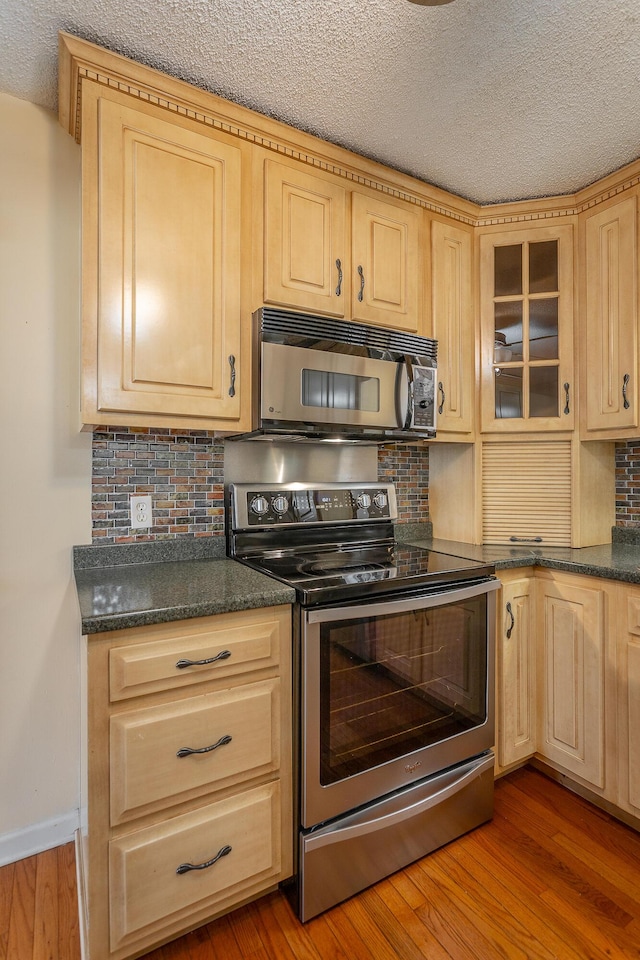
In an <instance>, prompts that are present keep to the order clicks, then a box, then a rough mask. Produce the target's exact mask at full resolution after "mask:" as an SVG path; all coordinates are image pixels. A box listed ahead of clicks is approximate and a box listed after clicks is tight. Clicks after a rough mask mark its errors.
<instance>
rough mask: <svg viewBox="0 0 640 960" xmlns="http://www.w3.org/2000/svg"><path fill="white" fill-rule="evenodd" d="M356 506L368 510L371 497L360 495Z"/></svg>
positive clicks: (366, 494)
mask: <svg viewBox="0 0 640 960" xmlns="http://www.w3.org/2000/svg"><path fill="white" fill-rule="evenodd" d="M357 504H358V506H359V507H360V508H361V509H362V510H368V509H369V507H370V506H371V497H370V496H369V494H368V493H361V494H360V495H359V497H358V499H357Z"/></svg>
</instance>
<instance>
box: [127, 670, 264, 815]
mask: <svg viewBox="0 0 640 960" xmlns="http://www.w3.org/2000/svg"><path fill="white" fill-rule="evenodd" d="M279 717H280V680H279V679H277V678H274V679H271V680H262V681H259V682H257V683H249V684H244V685H242V686H239V687H235V688H233V689H231V690H220V691H215V692H213V693H208V694H205V695H203V696H199V697H191V698H189V699H188V700H180V701H178V702H177V703H168V704H162V705H159V706H154V707H147V708H144V709H141V710H136V711H132V712H130V713H123V714H120V715H118V716H115V717H112V718H111V724H110V754H111V771H112V774H111V823H112V824H117V823H122V822H123V821H126V820H130V819H131V818H132V817H135V816H139V815H140V814H141V813H142V812H148V811H149V809H150V808H151V809H153V808H158V807H159V806H166V805H168V804H169V803H175V802H179V801H180V800H181V799H187V798H188V797H191V796H194V795H197V794H201V793H204V792H205V791H206V792H209V791H211V790H212V789H221V788H223V787H228V786H231V785H232V784H234V783H239V782H241V781H246V780H249V779H251V778H252V777H255V776H258V775H260V774H265V773H269V772H273V771H276V770H277V769H278V767H279V765H280V722H279ZM193 750H203V752H202V753H191V752H187V751H193Z"/></svg>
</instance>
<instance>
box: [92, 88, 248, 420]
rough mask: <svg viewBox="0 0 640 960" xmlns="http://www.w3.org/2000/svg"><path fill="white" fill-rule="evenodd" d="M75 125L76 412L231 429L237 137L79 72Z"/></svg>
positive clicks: (239, 347) (237, 406) (238, 221)
mask: <svg viewBox="0 0 640 960" xmlns="http://www.w3.org/2000/svg"><path fill="white" fill-rule="evenodd" d="M82 135H83V154H82V161H83V324H84V336H83V414H82V415H83V420H84V422H85V423H88V424H100V423H105V422H107V423H112V422H118V423H124V424H132V425H163V426H185V427H188V426H207V427H209V428H211V429H216V428H218V429H222V430H224V429H225V428H228V429H237V427H238V425H239V424H241V422H242V413H243V404H242V402H241V396H242V390H243V389H248V384H247V385H246V387H245V383H244V379H245V377H244V373H245V371H244V369H243V362H244V357H243V348H244V347H245V344H243V343H242V336H241V277H240V266H241V251H242V244H241V239H242V222H243V209H242V202H241V182H242V178H243V165H246V163H245V159H246V158H245V151H244V147H243V146H242V145H240V144H239V143H238V142H237V141H234V140H232V139H231V138H227V137H225V136H224V135H223V134H216V135H215V136H212V135H210V134H208V133H207V132H206V131H205V130H204V129H203V128H202V127H201V126H199V125H197V124H193V123H190V122H189V121H188V120H186V119H184V118H178V117H176V118H169V117H168V116H167V115H166V112H165V111H163V110H161V109H160V108H158V107H156V106H154V105H153V104H148V103H142V102H140V101H138V100H134V99H133V98H130V97H127V96H126V95H125V94H123V93H120V92H119V91H115V90H110V89H108V88H105V87H103V86H101V85H99V84H92V83H89V82H86V83H85V84H84V87H83V100H82ZM248 399H249V398H248V396H247V399H246V401H245V406H246V404H247V403H248Z"/></svg>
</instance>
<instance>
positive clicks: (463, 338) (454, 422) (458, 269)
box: [431, 219, 476, 441]
mask: <svg viewBox="0 0 640 960" xmlns="http://www.w3.org/2000/svg"><path fill="white" fill-rule="evenodd" d="M472 255H473V233H472V231H471V230H468V229H464V228H463V227H461V226H456V225H454V224H451V223H447V222H445V221H443V220H435V219H434V220H433V221H432V222H431V295H432V301H431V302H432V312H431V336H432V337H434V338H435V339H436V340H437V341H438V398H437V403H438V420H437V429H438V435H439V436H441V437H444V438H445V439H448V440H451V439H458V438H459V439H462V440H466V441H469V440H471V439H473V436H472V435H473V430H474V409H475V401H476V378H475V341H476V330H475V311H474V303H473V277H472V262H473V259H472Z"/></svg>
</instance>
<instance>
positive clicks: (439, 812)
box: [227, 482, 499, 921]
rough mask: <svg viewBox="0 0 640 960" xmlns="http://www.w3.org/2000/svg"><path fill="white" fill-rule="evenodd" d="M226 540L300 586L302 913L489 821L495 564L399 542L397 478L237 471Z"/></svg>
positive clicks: (298, 880) (297, 880) (297, 736)
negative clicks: (315, 480) (301, 477)
mask: <svg viewBox="0 0 640 960" xmlns="http://www.w3.org/2000/svg"><path fill="white" fill-rule="evenodd" d="M227 513H228V516H229V518H230V529H229V553H230V555H231V556H233V557H235V558H236V559H237V560H240V561H242V562H243V563H246V564H248V565H249V566H251V567H254V568H255V569H258V570H260V571H262V572H264V573H266V574H268V575H270V576H273V577H276V578H277V579H279V580H281V581H283V582H285V583H287V584H290V585H291V586H293V587H294V588H295V590H296V596H297V602H296V604H295V609H294V624H293V626H294V630H293V636H294V664H295V671H294V691H293V693H294V705H295V711H294V712H295V720H294V723H295V728H294V743H295V749H296V756H295V768H296V771H297V775H296V778H295V781H296V785H297V793H296V797H295V801H296V803H295V808H296V811H297V820H296V826H295V829H296V837H295V849H296V870H295V877H294V881H293V883H292V884H291V885H290V886H289V891H290V892H291V894H292V898H293V899H294V901H295V903H296V907H297V910H298V916H299V917H300V919H301V920H303V921H305V920H308V919H310V918H311V917H313V916H316V915H317V914H318V913H321V912H322V911H324V910H326V909H328V908H329V907H331V906H333V905H335V904H336V903H339V902H340V901H341V900H344V899H346V898H347V897H349V896H351V895H352V894H354V893H356V892H357V891H359V890H361V889H363V888H364V887H366V886H368V885H369V884H371V883H374V882H376V881H377V880H379V879H381V878H382V877H384V876H387V875H389V874H390V873H392V872H394V871H395V870H398V869H400V868H401V867H402V866H404V865H406V864H407V863H410V862H412V861H413V860H415V859H417V858H419V857H421V856H424V855H425V854H427V853H429V852H431V851H432V850H434V849H436V848H437V847H439V846H441V845H442V844H444V843H447V842H449V841H450V840H452V839H454V838H455V837H457V836H459V835H461V834H462V833H465V832H466V831H468V830H470V829H472V828H473V827H476V826H478V825H479V824H481V823H483V822H485V821H486V820H488V819H489V818H490V817H491V815H492V809H493V754H492V752H491V747H492V746H493V740H494V696H493V683H494V673H493V663H494V655H493V636H494V619H495V590H496V589H497V588H498V586H499V581H497V580H496V578H495V576H494V569H493V567H492V566H490V565H486V564H483V563H478V562H475V561H472V560H467V559H465V558H461V557H456V556H452V555H450V554H446V553H441V552H438V551H435V550H428V549H423V548H420V547H414V546H409V545H407V544H400V543H397V542H395V540H394V536H393V523H394V521H395V520H396V519H397V505H396V497H395V490H394V487H393V485H392V484H385V483H322V484H318V485H316V484H311V483H287V484H281V483H271V482H268V483H265V484H261V483H232V484H230V485H229V487H228V511H227Z"/></svg>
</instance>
